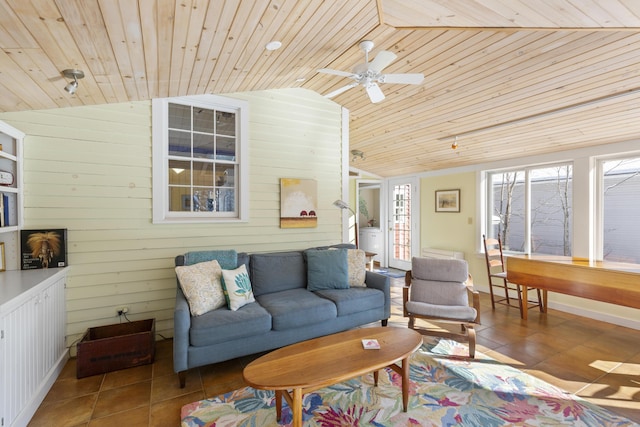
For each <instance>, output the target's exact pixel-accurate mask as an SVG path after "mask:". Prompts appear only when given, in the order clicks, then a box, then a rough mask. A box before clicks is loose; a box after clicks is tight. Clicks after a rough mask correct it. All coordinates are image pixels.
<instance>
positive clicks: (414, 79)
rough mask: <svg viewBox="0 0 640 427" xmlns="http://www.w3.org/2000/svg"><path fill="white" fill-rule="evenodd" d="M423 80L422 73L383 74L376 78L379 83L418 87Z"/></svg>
mask: <svg viewBox="0 0 640 427" xmlns="http://www.w3.org/2000/svg"><path fill="white" fill-rule="evenodd" d="M423 80H424V74H422V73H405V74H383V75H381V76H380V77H379V78H378V81H379V82H380V83H404V84H409V85H419V84H420V83H422V81H423Z"/></svg>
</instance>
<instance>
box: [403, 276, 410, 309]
mask: <svg viewBox="0 0 640 427" xmlns="http://www.w3.org/2000/svg"><path fill="white" fill-rule="evenodd" d="M409 286H411V270H409V271H407V272H406V273H405V274H404V287H403V288H402V315H403V316H404V317H409V312H408V311H407V301H409Z"/></svg>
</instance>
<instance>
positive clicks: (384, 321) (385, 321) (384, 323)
mask: <svg viewBox="0 0 640 427" xmlns="http://www.w3.org/2000/svg"><path fill="white" fill-rule="evenodd" d="M388 320H389V319H382V322H381V323H382V326H387V322H388Z"/></svg>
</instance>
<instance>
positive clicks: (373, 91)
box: [365, 83, 384, 104]
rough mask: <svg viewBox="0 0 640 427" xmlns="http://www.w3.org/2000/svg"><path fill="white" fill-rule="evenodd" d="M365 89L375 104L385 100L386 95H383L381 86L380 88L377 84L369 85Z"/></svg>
mask: <svg viewBox="0 0 640 427" xmlns="http://www.w3.org/2000/svg"><path fill="white" fill-rule="evenodd" d="M365 89H366V90H367V95H369V99H370V100H371V102H373V103H374V104H375V103H376V102H380V101H382V100H383V99H384V93H382V90H381V89H380V86H378V85H377V84H376V83H370V84H368V85H367V86H365Z"/></svg>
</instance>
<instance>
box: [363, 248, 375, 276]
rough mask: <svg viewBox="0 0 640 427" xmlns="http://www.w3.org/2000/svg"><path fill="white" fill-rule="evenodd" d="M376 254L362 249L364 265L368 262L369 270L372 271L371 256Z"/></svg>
mask: <svg viewBox="0 0 640 427" xmlns="http://www.w3.org/2000/svg"><path fill="white" fill-rule="evenodd" d="M376 255H378V254H377V253H375V252H368V251H364V259H365V265H367V264H369V271H373V257H374V256H376Z"/></svg>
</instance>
